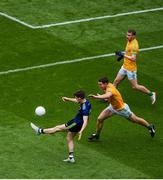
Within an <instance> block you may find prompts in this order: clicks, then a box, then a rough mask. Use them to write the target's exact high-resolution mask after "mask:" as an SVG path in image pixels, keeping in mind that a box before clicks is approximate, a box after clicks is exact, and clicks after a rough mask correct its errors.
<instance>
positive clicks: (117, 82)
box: [113, 79, 120, 87]
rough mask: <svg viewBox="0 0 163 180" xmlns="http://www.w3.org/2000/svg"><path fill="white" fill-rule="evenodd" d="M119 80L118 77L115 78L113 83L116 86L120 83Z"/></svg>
mask: <svg viewBox="0 0 163 180" xmlns="http://www.w3.org/2000/svg"><path fill="white" fill-rule="evenodd" d="M119 82H120V81H119V80H118V79H115V80H114V82H113V85H114V86H115V87H117V85H118V84H119Z"/></svg>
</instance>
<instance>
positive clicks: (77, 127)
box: [65, 119, 83, 132]
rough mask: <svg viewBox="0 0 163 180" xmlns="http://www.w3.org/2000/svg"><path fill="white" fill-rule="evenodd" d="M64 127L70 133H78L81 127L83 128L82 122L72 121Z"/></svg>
mask: <svg viewBox="0 0 163 180" xmlns="http://www.w3.org/2000/svg"><path fill="white" fill-rule="evenodd" d="M65 126H66V127H67V129H68V130H69V131H71V132H79V131H80V130H81V128H82V126H83V122H82V121H77V120H75V119H72V120H70V121H68V122H67V123H66V124H65Z"/></svg>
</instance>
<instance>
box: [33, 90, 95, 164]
mask: <svg viewBox="0 0 163 180" xmlns="http://www.w3.org/2000/svg"><path fill="white" fill-rule="evenodd" d="M74 97H75V98H68V97H62V100H63V101H64V102H66V101H69V102H75V103H79V105H80V109H79V111H78V113H77V114H76V116H75V117H74V118H73V119H72V120H70V121H68V122H67V123H66V124H61V125H57V126H55V127H52V128H39V127H37V126H36V125H35V124H33V123H31V127H32V129H33V130H34V131H35V132H36V134H38V135H40V134H55V133H57V132H62V131H66V132H67V144H68V150H69V157H68V158H67V159H65V160H63V161H64V162H70V163H74V162H75V159H74V143H73V139H74V137H75V136H76V135H77V134H78V140H80V139H81V137H82V134H83V131H84V129H85V128H86V126H87V124H88V119H89V114H90V111H91V104H90V103H89V101H88V100H87V99H85V92H84V91H81V90H79V91H77V92H75V93H74Z"/></svg>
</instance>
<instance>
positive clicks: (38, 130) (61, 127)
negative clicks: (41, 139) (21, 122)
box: [31, 123, 67, 135]
mask: <svg viewBox="0 0 163 180" xmlns="http://www.w3.org/2000/svg"><path fill="white" fill-rule="evenodd" d="M31 127H32V129H33V130H34V131H35V132H36V134H38V135H40V134H54V133H56V132H60V131H65V130H67V128H66V126H65V124H62V125H58V126H55V127H53V128H46V129H42V128H39V127H38V126H36V125H35V124H33V123H31Z"/></svg>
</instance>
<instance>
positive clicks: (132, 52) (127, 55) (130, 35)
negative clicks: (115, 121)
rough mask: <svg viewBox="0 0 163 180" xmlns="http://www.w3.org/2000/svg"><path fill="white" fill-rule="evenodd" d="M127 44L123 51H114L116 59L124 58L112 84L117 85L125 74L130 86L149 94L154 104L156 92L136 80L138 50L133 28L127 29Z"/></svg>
mask: <svg viewBox="0 0 163 180" xmlns="http://www.w3.org/2000/svg"><path fill="white" fill-rule="evenodd" d="M126 37H127V40H128V41H127V45H126V49H125V52H116V53H115V54H116V56H118V59H117V60H118V61H120V60H121V59H124V62H123V65H122V67H121V69H120V70H119V72H118V74H117V76H116V78H115V80H114V82H113V85H114V86H115V87H117V86H118V84H119V83H120V82H121V81H122V80H124V78H125V77H126V76H127V77H128V80H129V81H130V83H131V86H132V88H133V89H134V90H138V91H140V92H142V93H145V94H147V95H149V96H150V99H151V103H152V104H154V103H155V101H156V93H155V92H151V91H150V90H149V89H147V88H146V87H145V86H143V85H140V84H138V82H137V65H136V61H137V54H138V51H139V44H138V41H137V39H136V31H135V30H133V29H130V30H128V31H127V35H126Z"/></svg>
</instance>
